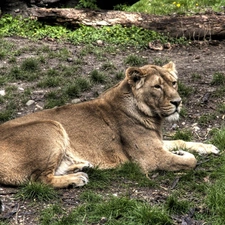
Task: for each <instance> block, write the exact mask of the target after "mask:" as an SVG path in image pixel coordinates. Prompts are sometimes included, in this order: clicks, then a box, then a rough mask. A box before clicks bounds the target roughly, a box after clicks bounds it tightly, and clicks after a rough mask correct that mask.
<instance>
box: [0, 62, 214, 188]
mask: <svg viewBox="0 0 225 225" xmlns="http://www.w3.org/2000/svg"><path fill="white" fill-rule="evenodd" d="M180 108H181V99H180V96H179V94H178V92H177V74H176V69H175V65H174V64H173V63H172V62H170V63H168V64H167V65H165V66H164V67H158V66H154V65H146V66H143V67H140V68H138V67H131V68H128V69H127V70H126V77H125V78H124V80H123V81H121V82H120V83H119V84H117V85H115V86H114V87H112V88H111V89H109V90H108V91H106V92H105V93H103V94H102V95H101V96H99V98H97V99H95V100H92V101H88V102H84V103H79V104H74V105H66V106H62V107H58V108H54V109H49V110H44V111H41V112H38V113H34V114H30V115H27V116H24V117H21V118H17V119H15V120H11V121H9V122H6V123H4V124H2V125H1V126H0V134H1V135H0V164H1V166H0V183H3V184H6V185H20V184H23V183H24V182H26V181H28V180H39V181H41V182H44V183H49V184H51V185H52V186H54V187H67V186H68V185H70V184H74V185H76V186H82V185H84V184H86V183H87V182H88V177H87V175H86V174H85V173H83V172H75V171H76V170H82V169H83V168H84V167H89V166H92V165H94V166H99V167H100V168H103V169H104V168H112V167H116V166H118V165H119V164H121V163H124V162H127V161H133V162H136V163H138V164H139V165H140V167H141V168H142V169H143V171H144V172H147V171H150V170H156V169H160V170H171V171H176V170H182V169H191V168H194V167H195V165H196V159H195V157H194V156H193V155H192V154H191V153H188V152H184V151H180V152H181V153H182V155H178V154H174V153H172V152H170V151H169V150H171V149H173V148H175V147H177V148H186V147H188V148H192V150H196V151H198V150H199V151H200V153H211V152H213V153H217V152H218V150H217V149H216V147H214V146H212V145H205V144H201V143H193V142H188V143H187V142H184V141H172V142H165V143H164V142H163V140H162V133H161V129H162V122H163V121H164V119H168V120H177V119H178V117H179V112H180Z"/></svg>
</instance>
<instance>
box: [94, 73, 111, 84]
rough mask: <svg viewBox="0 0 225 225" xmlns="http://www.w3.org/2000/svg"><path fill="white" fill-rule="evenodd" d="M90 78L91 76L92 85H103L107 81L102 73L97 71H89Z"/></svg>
mask: <svg viewBox="0 0 225 225" xmlns="http://www.w3.org/2000/svg"><path fill="white" fill-rule="evenodd" d="M90 76H91V80H92V81H93V82H94V83H100V84H103V83H105V82H106V80H107V77H106V75H105V74H104V73H102V72H100V71H98V70H93V71H91V73H90Z"/></svg>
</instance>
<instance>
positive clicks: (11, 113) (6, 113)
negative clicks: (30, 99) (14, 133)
mask: <svg viewBox="0 0 225 225" xmlns="http://www.w3.org/2000/svg"><path fill="white" fill-rule="evenodd" d="M15 114H16V110H13V109H5V110H1V112H0V122H6V121H8V120H10V119H13V118H14V117H15Z"/></svg>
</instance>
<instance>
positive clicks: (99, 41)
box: [96, 40, 104, 46]
mask: <svg viewBox="0 0 225 225" xmlns="http://www.w3.org/2000/svg"><path fill="white" fill-rule="evenodd" d="M96 43H97V45H99V46H102V45H103V44H104V42H103V41H102V40H97V41H96Z"/></svg>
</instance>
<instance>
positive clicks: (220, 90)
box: [212, 86, 225, 98]
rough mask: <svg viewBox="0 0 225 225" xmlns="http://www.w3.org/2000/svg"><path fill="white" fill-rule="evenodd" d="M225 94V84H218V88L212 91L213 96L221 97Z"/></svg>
mask: <svg viewBox="0 0 225 225" xmlns="http://www.w3.org/2000/svg"><path fill="white" fill-rule="evenodd" d="M224 94H225V87H224V86H218V87H217V88H216V90H215V91H214V92H213V93H212V96H213V97H216V98H219V97H221V96H223V95H224Z"/></svg>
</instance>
